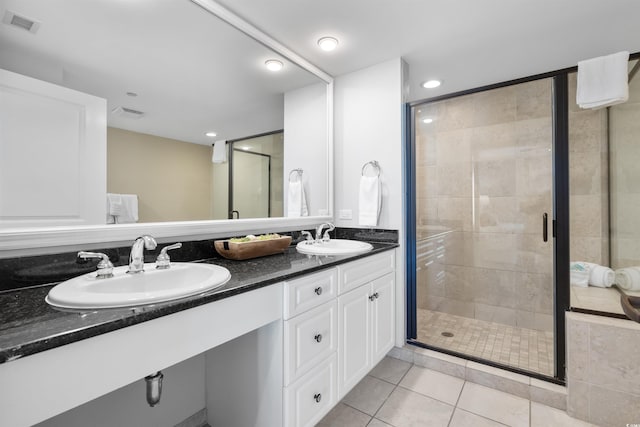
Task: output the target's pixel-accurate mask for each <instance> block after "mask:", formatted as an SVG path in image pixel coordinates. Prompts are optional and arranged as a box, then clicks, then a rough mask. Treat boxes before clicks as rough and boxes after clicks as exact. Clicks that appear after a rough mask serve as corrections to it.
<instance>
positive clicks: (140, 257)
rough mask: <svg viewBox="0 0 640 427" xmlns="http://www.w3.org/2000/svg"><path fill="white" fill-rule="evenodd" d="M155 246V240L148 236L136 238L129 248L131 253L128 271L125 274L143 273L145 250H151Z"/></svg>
mask: <svg viewBox="0 0 640 427" xmlns="http://www.w3.org/2000/svg"><path fill="white" fill-rule="evenodd" d="M157 245H158V243H157V242H156V239H154V238H153V237H152V236H149V235H148V234H144V235H142V236H140V237H138V238H137V239H136V240H135V241H134V242H133V245H132V246H131V252H130V253H129V270H127V273H129V274H136V273H142V272H143V271H144V250H145V248H146V249H149V250H153V249H155V248H156V246H157Z"/></svg>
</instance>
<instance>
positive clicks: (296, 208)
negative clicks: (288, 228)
mask: <svg viewBox="0 0 640 427" xmlns="http://www.w3.org/2000/svg"><path fill="white" fill-rule="evenodd" d="M287 196H288V197H287V216H289V217H300V216H309V209H308V207H307V196H306V194H305V191H304V184H303V183H302V181H301V180H297V181H293V182H292V181H289V189H288V191H287Z"/></svg>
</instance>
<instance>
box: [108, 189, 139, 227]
mask: <svg viewBox="0 0 640 427" xmlns="http://www.w3.org/2000/svg"><path fill="white" fill-rule="evenodd" d="M132 222H138V196H137V195H136V194H114V193H107V224H125V223H132Z"/></svg>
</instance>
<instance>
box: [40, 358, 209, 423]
mask: <svg viewBox="0 0 640 427" xmlns="http://www.w3.org/2000/svg"><path fill="white" fill-rule="evenodd" d="M123 351H126V349H123ZM162 372H163V373H164V380H163V386H162V398H161V400H160V403H159V404H157V405H156V406H154V407H153V408H152V407H150V406H149V405H148V404H147V400H146V383H145V381H144V379H143V378H141V379H140V380H138V381H136V382H134V383H131V384H129V385H127V386H125V387H122V388H120V389H118V390H115V391H113V392H111V393H108V394H105V395H104V396H101V397H99V398H97V399H94V400H92V401H90V402H87V403H85V404H84V405H80V406H78V407H77V408H73V409H71V410H69V411H67V412H64V413H62V414H60V415H56V416H55V417H53V418H50V419H48V420H46V421H44V422H42V423H39V424H37V426H38V427H85V426H92V427H113V426H136V427H172V426H175V425H176V424H178V423H180V422H182V421H184V420H185V419H186V418H188V417H190V416H191V415H193V414H195V413H196V412H198V411H200V410H202V409H203V408H205V374H204V373H205V356H204V354H200V355H198V356H195V357H192V358H191V359H187V360H185V361H183V362H180V363H178V364H176V365H173V366H170V367H169V368H167V369H164V370H163V371H162ZM149 374H153V372H149ZM69 375H73V373H69ZM96 381H100V372H96ZM33 398H34V400H33V404H34V405H37V404H38V399H48V398H49V397H48V396H39V395H38V390H34V396H33Z"/></svg>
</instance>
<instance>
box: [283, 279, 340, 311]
mask: <svg viewBox="0 0 640 427" xmlns="http://www.w3.org/2000/svg"><path fill="white" fill-rule="evenodd" d="M337 283H338V271H337V270H336V269H335V268H332V269H330V270H325V271H321V272H319V273H315V274H310V275H308V276H304V277H301V278H300V279H294V280H288V281H286V282H284V319H285V320H287V319H290V318H292V317H293V316H296V315H298V314H300V313H304V312H305V311H307V310H309V309H312V308H314V307H317V306H319V305H320V304H323V303H325V302H327V301H329V300H331V299H333V298H335V297H336V294H337V292H336V290H337Z"/></svg>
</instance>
